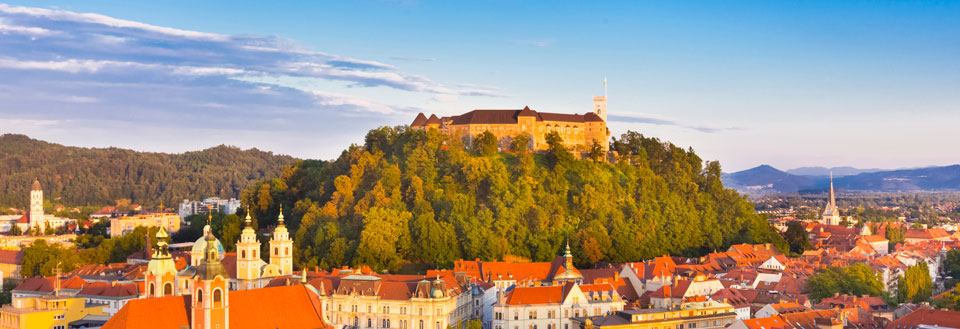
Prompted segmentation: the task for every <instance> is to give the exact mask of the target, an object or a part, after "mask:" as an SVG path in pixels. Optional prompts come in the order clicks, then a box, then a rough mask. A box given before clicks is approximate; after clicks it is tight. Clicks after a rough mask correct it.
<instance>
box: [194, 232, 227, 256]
mask: <svg viewBox="0 0 960 329" xmlns="http://www.w3.org/2000/svg"><path fill="white" fill-rule="evenodd" d="M209 232H210V225H207V226H204V227H203V236H201V237H200V238H199V239H197V242H194V243H193V248H191V249H190V253H191V254H194V255H196V254H200V255H203V251H204V250H205V249H207V240H206V236H207V233H209ZM214 241H216V246H217V253H218V254H219V255H220V258H223V254H224V253H225V252H226V251H225V249H223V244H222V243H220V239H216V240H214Z"/></svg>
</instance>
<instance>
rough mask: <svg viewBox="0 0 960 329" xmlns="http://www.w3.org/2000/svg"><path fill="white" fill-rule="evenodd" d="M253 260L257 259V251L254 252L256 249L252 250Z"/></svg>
mask: <svg viewBox="0 0 960 329" xmlns="http://www.w3.org/2000/svg"><path fill="white" fill-rule="evenodd" d="M253 258H257V250H256V249H254V250H253Z"/></svg>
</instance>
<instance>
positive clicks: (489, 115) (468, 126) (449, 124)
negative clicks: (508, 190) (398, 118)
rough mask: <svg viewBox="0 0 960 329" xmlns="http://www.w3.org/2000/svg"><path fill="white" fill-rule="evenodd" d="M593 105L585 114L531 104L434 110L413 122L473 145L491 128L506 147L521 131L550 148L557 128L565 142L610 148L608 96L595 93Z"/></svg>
mask: <svg viewBox="0 0 960 329" xmlns="http://www.w3.org/2000/svg"><path fill="white" fill-rule="evenodd" d="M593 102H594V109H593V111H592V112H587V113H585V114H563V113H548V112H537V111H534V110H531V109H530V107H524V108H523V109H520V110H473V111H470V112H467V113H464V114H461V115H456V116H450V117H442V118H439V117H437V116H436V115H435V114H431V115H430V117H429V118H428V117H427V116H426V115H424V114H423V113H420V114H418V115H417V117H416V118H415V119H414V120H413V123H411V124H410V127H411V128H414V129H430V128H436V129H439V130H440V132H443V133H445V134H448V135H451V136H455V137H458V138H461V139H463V141H464V142H465V143H466V144H467V145H470V144H471V143H472V141H473V138H475V137H476V136H477V135H479V134H481V133H483V132H484V131H489V132H491V133H493V135H494V136H496V137H497V141H498V142H499V143H498V144H499V146H500V147H501V148H503V149H506V148H508V147H509V146H510V141H511V140H512V139H513V138H514V137H516V136H517V135H520V134H527V135H529V136H530V137H531V141H530V145H528V148H530V149H533V150H545V149H547V142H546V136H547V134H549V133H550V132H557V133H558V134H559V135H560V137H561V138H562V139H563V143H564V144H565V145H566V146H567V147H569V148H571V149H574V150H582V151H586V150H588V149H589V148H590V147H591V146H593V143H594V142H596V143H597V144H599V145H600V146H601V147H602V148H603V150H604V151H607V150H609V149H610V145H609V138H610V131H609V130H608V129H607V122H606V118H607V114H606V113H607V98H606V97H604V96H598V97H594V99H593Z"/></svg>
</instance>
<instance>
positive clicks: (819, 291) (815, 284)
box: [807, 263, 885, 303]
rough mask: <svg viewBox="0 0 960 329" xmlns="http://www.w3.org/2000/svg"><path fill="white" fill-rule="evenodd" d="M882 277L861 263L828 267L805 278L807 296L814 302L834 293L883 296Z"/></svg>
mask: <svg viewBox="0 0 960 329" xmlns="http://www.w3.org/2000/svg"><path fill="white" fill-rule="evenodd" d="M883 288H884V285H883V279H882V277H881V276H880V275H879V274H878V273H876V272H874V271H873V269H871V268H870V267H869V266H867V265H866V264H863V263H856V264H853V265H851V266H848V267H845V268H844V267H828V268H826V269H823V270H822V271H820V272H818V273H817V274H815V275H813V276H811V277H810V278H808V279H807V291H809V293H808V296H810V298H811V299H813V300H814V301H816V302H818V303H819V302H820V300H822V299H823V298H826V297H830V296H833V295H834V294H837V293H840V294H847V295H856V296H862V295H870V296H880V297H883V296H885V294H884V291H883Z"/></svg>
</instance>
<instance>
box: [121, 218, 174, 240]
mask: <svg viewBox="0 0 960 329" xmlns="http://www.w3.org/2000/svg"><path fill="white" fill-rule="evenodd" d="M139 226H143V227H147V228H150V227H162V228H164V229H166V230H167V231H168V232H171V233H172V232H176V231H179V230H180V216H178V215H177V214H174V213H150V214H142V215H133V216H123V217H117V218H113V219H110V237H111V238H113V237H118V236H123V235H126V234H127V233H130V232H133V229H135V228H137V227H139Z"/></svg>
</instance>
